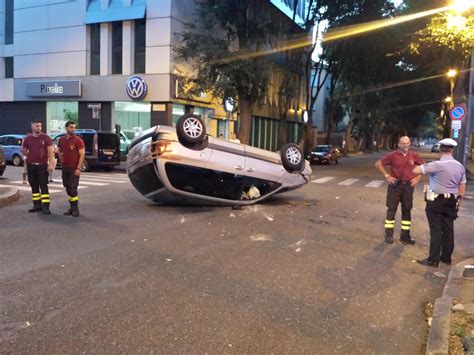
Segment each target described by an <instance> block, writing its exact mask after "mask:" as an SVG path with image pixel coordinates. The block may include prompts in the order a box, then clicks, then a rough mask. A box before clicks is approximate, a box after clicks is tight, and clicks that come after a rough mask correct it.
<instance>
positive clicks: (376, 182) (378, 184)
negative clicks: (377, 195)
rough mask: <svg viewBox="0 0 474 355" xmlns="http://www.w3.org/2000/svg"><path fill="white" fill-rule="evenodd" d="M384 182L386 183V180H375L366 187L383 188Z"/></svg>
mask: <svg viewBox="0 0 474 355" xmlns="http://www.w3.org/2000/svg"><path fill="white" fill-rule="evenodd" d="M384 182H385V181H384V180H373V181H371V182H369V183H368V184H367V185H365V187H374V188H377V187H380V186H382V185H383V183H384Z"/></svg>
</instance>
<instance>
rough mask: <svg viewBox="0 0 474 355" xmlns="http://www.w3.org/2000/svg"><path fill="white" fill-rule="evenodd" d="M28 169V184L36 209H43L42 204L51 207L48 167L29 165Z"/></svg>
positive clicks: (44, 165) (45, 165)
mask: <svg viewBox="0 0 474 355" xmlns="http://www.w3.org/2000/svg"><path fill="white" fill-rule="evenodd" d="M26 168H27V171H28V182H29V183H30V186H31V195H32V199H33V205H34V206H35V207H36V208H39V207H41V204H43V205H44V206H47V207H49V204H50V198H49V190H48V165H47V164H42V165H35V164H27V167H26ZM40 191H41V193H40Z"/></svg>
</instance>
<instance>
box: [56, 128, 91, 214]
mask: <svg viewBox="0 0 474 355" xmlns="http://www.w3.org/2000/svg"><path fill="white" fill-rule="evenodd" d="M75 130H76V123H75V122H74V121H68V122H66V135H64V136H63V137H61V138H60V139H59V142H58V153H59V157H60V161H61V167H62V178H63V186H64V187H65V189H66V193H67V194H68V196H69V209H68V210H67V211H66V212H64V213H63V215H65V216H73V217H79V196H78V194H77V188H78V186H79V177H80V176H81V167H82V164H83V163H84V156H85V154H86V153H85V148H84V141H83V140H82V138H81V137H79V136H77V135H76V134H75V133H74V132H75Z"/></svg>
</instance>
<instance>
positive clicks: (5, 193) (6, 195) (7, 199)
mask: <svg viewBox="0 0 474 355" xmlns="http://www.w3.org/2000/svg"><path fill="white" fill-rule="evenodd" d="M19 199H20V191H19V190H18V189H17V188H15V187H10V186H0V207H5V206H7V205H9V204H11V203H13V202H15V201H18V200H19Z"/></svg>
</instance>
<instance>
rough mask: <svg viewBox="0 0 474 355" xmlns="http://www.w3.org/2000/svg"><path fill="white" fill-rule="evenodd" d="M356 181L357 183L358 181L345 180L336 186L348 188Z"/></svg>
mask: <svg viewBox="0 0 474 355" xmlns="http://www.w3.org/2000/svg"><path fill="white" fill-rule="evenodd" d="M357 181H359V179H347V180H344V181H341V182H340V183H339V184H338V185H343V186H349V185H352V184H355V183H356V182H357Z"/></svg>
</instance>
